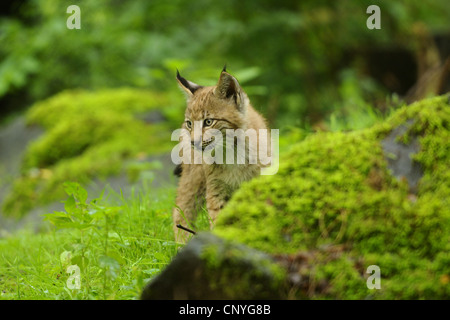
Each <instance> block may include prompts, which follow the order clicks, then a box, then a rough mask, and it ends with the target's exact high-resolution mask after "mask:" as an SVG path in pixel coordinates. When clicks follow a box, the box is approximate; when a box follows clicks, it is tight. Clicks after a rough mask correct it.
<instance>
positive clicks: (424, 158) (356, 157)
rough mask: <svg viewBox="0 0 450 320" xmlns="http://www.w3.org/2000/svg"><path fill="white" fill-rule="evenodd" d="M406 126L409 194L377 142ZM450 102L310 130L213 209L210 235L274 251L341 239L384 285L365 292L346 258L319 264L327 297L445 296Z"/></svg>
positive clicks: (449, 251)
mask: <svg viewBox="0 0 450 320" xmlns="http://www.w3.org/2000/svg"><path fill="white" fill-rule="evenodd" d="M408 120H409V122H411V121H412V122H411V123H412V124H411V125H410V126H409V129H408V132H407V135H409V136H410V138H404V137H403V139H402V141H406V142H408V141H411V137H415V136H418V137H419V142H420V145H421V150H420V152H419V153H418V154H416V155H415V156H414V159H415V161H417V162H419V163H420V165H421V167H422V169H423V177H422V178H421V180H420V182H419V186H418V191H417V194H411V193H410V190H409V186H408V183H407V181H403V180H402V181H399V180H397V179H396V178H394V177H393V176H392V174H391V173H390V170H389V169H388V166H387V163H386V160H385V155H384V153H383V148H382V145H381V140H383V138H385V137H386V136H387V134H389V133H390V132H391V131H392V130H393V129H394V128H396V127H398V126H400V125H402V124H404V123H405V122H407V121H408ZM449 129H450V107H449V104H448V96H441V97H436V98H432V99H427V100H423V101H420V102H417V103H415V104H412V105H409V106H404V107H402V108H401V109H399V110H398V111H397V112H395V113H394V114H393V115H392V116H390V117H389V118H388V119H387V120H386V121H384V122H382V123H380V124H377V125H375V126H373V127H372V128H369V129H364V130H360V131H354V132H349V133H340V132H337V133H317V134H313V135H310V136H308V137H307V138H306V139H304V140H303V141H301V142H299V143H297V144H296V145H294V146H293V147H292V148H291V149H290V151H289V152H288V153H286V154H284V155H283V154H282V155H281V157H280V168H279V171H278V173H277V174H276V175H274V176H261V177H259V178H257V179H254V180H252V181H250V182H248V183H245V184H244V185H243V186H242V187H241V189H239V190H238V191H237V192H236V193H235V194H234V195H233V197H232V199H231V201H230V202H229V203H228V204H227V206H226V207H225V208H224V210H223V212H222V213H221V215H219V218H218V221H217V224H216V229H215V231H214V232H215V233H216V234H218V235H219V236H222V237H224V238H226V239H235V240H238V241H240V242H242V243H244V244H247V245H249V246H251V247H254V248H257V249H260V250H263V251H266V252H269V253H273V254H279V253H288V254H294V253H297V252H300V251H308V250H313V249H315V248H318V247H320V246H322V245H328V244H343V245H345V246H346V247H348V248H349V249H347V253H348V254H349V255H351V256H353V257H358V259H360V260H361V261H362V263H363V265H364V266H365V268H367V267H368V266H369V265H371V264H375V265H378V266H379V267H380V269H381V277H382V289H381V290H368V289H367V287H366V286H365V280H364V274H363V273H361V272H357V271H355V266H354V264H352V263H349V262H348V261H349V260H348V259H347V258H340V259H337V260H335V261H334V262H333V263H332V264H331V265H329V264H328V263H325V260H323V261H321V260H320V259H319V260H318V261H317V270H321V271H320V272H318V273H316V274H317V277H319V276H320V277H325V278H327V279H328V280H329V281H330V283H331V289H330V290H329V291H327V292H328V293H323V294H322V295H319V296H317V297H332V298H367V297H373V298H413V297H414V298H448V297H449V296H450V288H449V285H448V283H447V282H448V281H447V280H445V279H448V276H449V275H450V264H448V263H447V264H445V263H443V261H447V262H448V261H449V259H450V258H449V255H450V203H449V199H450V184H449V181H450V146H449V143H448V141H450V130H449Z"/></svg>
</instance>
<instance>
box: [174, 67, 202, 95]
mask: <svg viewBox="0 0 450 320" xmlns="http://www.w3.org/2000/svg"><path fill="white" fill-rule="evenodd" d="M177 81H178V85H179V86H180V88H181V89H183V91H184V92H185V93H186V96H187V97H188V98H190V97H192V96H193V95H194V92H195V91H197V90H198V89H200V88H202V86H199V85H198V84H196V83H193V82H191V81H188V80H186V79H185V78H183V77H182V76H180V72H179V71H178V70H177Z"/></svg>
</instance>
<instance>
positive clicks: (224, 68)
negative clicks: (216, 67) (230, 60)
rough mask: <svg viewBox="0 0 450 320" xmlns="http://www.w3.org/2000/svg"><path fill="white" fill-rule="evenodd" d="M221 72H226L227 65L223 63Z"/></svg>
mask: <svg viewBox="0 0 450 320" xmlns="http://www.w3.org/2000/svg"><path fill="white" fill-rule="evenodd" d="M222 72H227V64H226V63H225V65H224V66H223V69H222Z"/></svg>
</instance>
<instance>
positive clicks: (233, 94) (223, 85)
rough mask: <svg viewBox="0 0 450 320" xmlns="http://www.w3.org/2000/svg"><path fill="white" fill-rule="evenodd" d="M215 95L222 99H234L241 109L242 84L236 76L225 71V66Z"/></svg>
mask: <svg viewBox="0 0 450 320" xmlns="http://www.w3.org/2000/svg"><path fill="white" fill-rule="evenodd" d="M214 95H215V96H216V97H218V98H220V99H231V98H232V99H234V102H235V103H236V106H237V107H238V109H241V86H240V85H239V82H238V81H237V80H236V78H235V77H233V76H232V75H231V74H229V73H228V72H226V71H225V67H224V69H223V71H222V73H221V74H220V78H219V82H218V83H217V86H216V88H215V89H214Z"/></svg>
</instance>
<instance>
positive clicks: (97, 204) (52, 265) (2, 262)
mask: <svg viewBox="0 0 450 320" xmlns="http://www.w3.org/2000/svg"><path fill="white" fill-rule="evenodd" d="M64 189H65V192H66V193H67V194H68V198H67V200H66V201H65V211H64V212H54V213H50V214H47V215H45V218H46V220H48V221H49V222H50V223H51V225H53V226H52V227H51V228H48V230H47V231H44V232H41V233H38V234H36V233H33V232H31V231H30V230H21V231H19V232H17V233H15V234H12V235H9V236H8V237H6V238H4V239H0V252H1V259H0V288H1V291H0V298H2V299H137V298H138V297H139V295H140V293H141V290H142V288H143V287H144V285H145V283H146V282H147V281H148V280H149V279H151V278H152V277H154V276H155V275H157V274H158V273H159V271H160V270H161V269H162V268H163V267H164V266H165V265H167V264H168V263H169V262H170V261H171V259H172V258H173V256H174V255H175V254H176V252H177V250H178V248H179V247H180V245H179V244H177V243H176V242H174V239H173V232H172V215H171V210H172V205H173V201H174V197H175V190H174V189H173V188H172V189H163V190H160V191H155V190H150V189H149V188H148V187H147V186H146V185H145V184H143V187H142V188H141V191H140V192H137V191H134V192H133V195H132V196H131V197H130V198H127V199H125V198H124V197H123V196H122V195H115V197H114V198H115V199H101V198H99V199H92V200H89V199H88V195H87V192H86V191H85V190H84V189H83V188H82V187H81V186H80V185H79V184H77V183H65V184H64ZM78 281H79V282H78Z"/></svg>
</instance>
